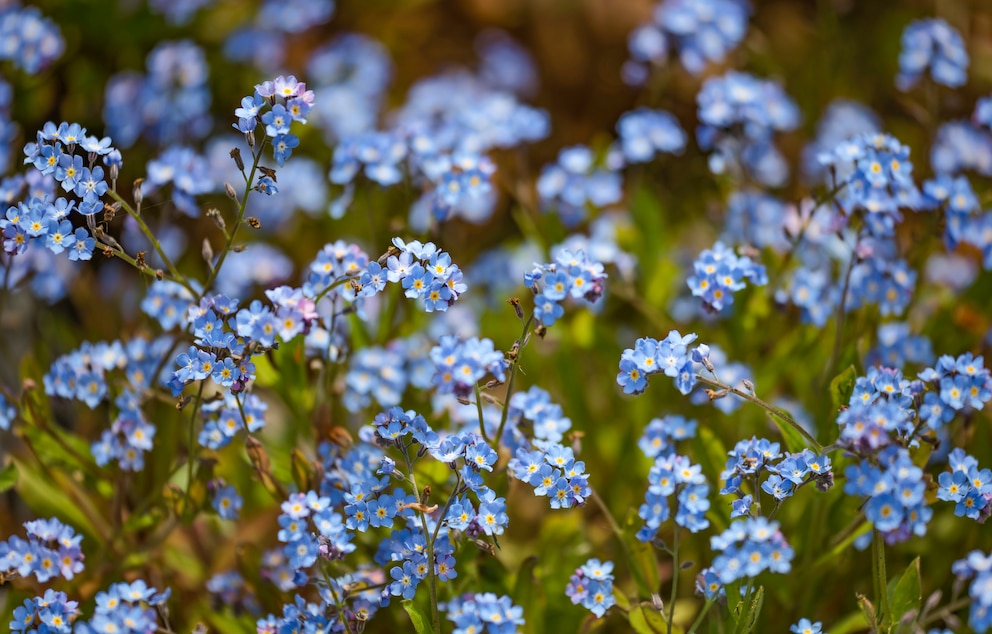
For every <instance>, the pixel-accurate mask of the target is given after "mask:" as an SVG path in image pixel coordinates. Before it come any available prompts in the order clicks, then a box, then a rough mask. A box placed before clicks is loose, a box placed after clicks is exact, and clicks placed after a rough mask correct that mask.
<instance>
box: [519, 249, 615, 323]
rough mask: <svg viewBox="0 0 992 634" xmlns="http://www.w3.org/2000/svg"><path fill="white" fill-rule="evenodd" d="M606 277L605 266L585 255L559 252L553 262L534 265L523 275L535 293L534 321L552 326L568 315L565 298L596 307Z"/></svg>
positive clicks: (568, 251) (578, 252)
mask: <svg viewBox="0 0 992 634" xmlns="http://www.w3.org/2000/svg"><path fill="white" fill-rule="evenodd" d="M606 277H607V276H606V273H605V272H604V271H603V265H602V264H600V263H599V262H597V261H596V260H594V259H593V258H592V257H591V256H590V255H587V254H586V252H585V251H576V252H572V251H570V250H568V249H561V250H559V251H558V253H557V254H556V255H555V261H554V262H551V263H549V264H535V266H534V268H533V269H532V270H531V272H530V273H525V274H524V284H526V285H527V287H528V288H529V289H531V291H532V292H533V293H534V318H535V319H537V321H539V322H540V323H541V324H542V325H544V326H551V325H553V324H554V323H555V322H556V321H557V320H558V319H559V318H560V317H561V316H562V315H563V314H564V313H565V309H564V308H563V307H562V305H561V302H563V301H564V300H565V298H566V297H572V298H574V299H581V300H584V301H585V302H586V303H589V304H592V303H594V302H595V301H597V300H598V299H599V298H600V297H602V295H603V291H604V289H605V284H606Z"/></svg>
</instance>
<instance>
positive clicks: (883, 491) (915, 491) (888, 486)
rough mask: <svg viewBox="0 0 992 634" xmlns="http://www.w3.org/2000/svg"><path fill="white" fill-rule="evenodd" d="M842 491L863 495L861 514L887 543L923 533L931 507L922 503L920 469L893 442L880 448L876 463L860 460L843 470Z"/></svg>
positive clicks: (923, 495)
mask: <svg viewBox="0 0 992 634" xmlns="http://www.w3.org/2000/svg"><path fill="white" fill-rule="evenodd" d="M844 477H845V479H846V482H845V484H844V493H845V494H847V495H854V496H858V497H867V498H868V501H867V502H866V503H865V506H864V509H865V517H866V518H868V521H869V522H871V523H872V525H873V526H874V527H875V529H876V530H878V531H879V532H880V533H882V534H883V536H884V538H885V541H886V542H887V543H889V544H894V543H898V542H901V541H905V540H907V539H909V537H910V536H911V535H914V534H915V535H925V534H926V532H927V523H928V522H929V521H930V518H931V517H932V516H933V510H932V509H931V508H930V507H929V506H927V503H926V497H925V493H926V488H927V485H926V481H925V480H924V474H923V470H922V469H920V468H919V467H917V466H916V465H915V464H913V460H912V458H910V456H909V452H908V451H906V449H905V448H903V447H899V446H897V445H890V446H888V447H885V448H884V449H882V450H881V451H880V452H879V453H878V456H877V462H876V464H872V463H870V462H861V463H858V464H852V465H850V466H848V467H847V469H846V470H845V471H844Z"/></svg>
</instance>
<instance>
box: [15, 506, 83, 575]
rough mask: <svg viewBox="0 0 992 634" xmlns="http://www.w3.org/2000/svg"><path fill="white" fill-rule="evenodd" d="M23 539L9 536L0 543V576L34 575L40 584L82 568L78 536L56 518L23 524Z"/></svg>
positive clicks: (79, 538)
mask: <svg viewBox="0 0 992 634" xmlns="http://www.w3.org/2000/svg"><path fill="white" fill-rule="evenodd" d="M24 528H25V530H26V531H27V537H28V538H27V540H24V539H21V538H20V537H18V536H17V535H13V536H11V537H10V538H8V539H7V541H5V542H0V577H10V576H12V575H14V574H15V573H16V574H17V575H20V576H21V577H28V576H30V575H34V576H35V578H36V579H37V580H38V581H39V582H41V583H44V582H46V581H48V580H50V579H54V578H56V577H64V578H66V579H72V578H73V577H74V576H75V575H77V574H79V573H80V572H82V570H83V551H82V549H81V548H80V547H79V543H80V542H81V541H82V540H83V536H82V535H77V534H76V531H75V530H74V529H73V528H72V527H71V526H68V525H67V524H63V523H62V522H60V521H59V520H57V519H56V518H54V517H53V518H51V519H47V520H32V521H30V522H25V523H24Z"/></svg>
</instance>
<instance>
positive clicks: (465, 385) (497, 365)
mask: <svg viewBox="0 0 992 634" xmlns="http://www.w3.org/2000/svg"><path fill="white" fill-rule="evenodd" d="M431 361H433V362H434V368H435V372H434V378H433V380H432V383H433V384H434V385H435V386H436V387H437V391H438V394H451V393H454V395H455V396H458V397H461V398H467V397H468V396H469V395H470V394H472V392H473V391H474V390H475V388H476V386H477V385H478V383H479V381H481V380H482V379H483V377H485V376H486V375H487V374H492V375H493V376H494V377H495V378H496V380H497V381H499V382H503V381H505V380H506V365H507V364H506V358H505V357H504V356H503V353H502V352H499V351H498V350H496V349H495V348H494V347H493V342H492V340H490V339H479V338H478V337H471V338H469V339H459V338H458V337H456V336H454V335H445V336H443V337H441V339H440V340H439V341H438V345H436V346H434V347H433V348H431Z"/></svg>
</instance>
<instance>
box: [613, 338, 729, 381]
mask: <svg viewBox="0 0 992 634" xmlns="http://www.w3.org/2000/svg"><path fill="white" fill-rule="evenodd" d="M695 340H696V334H695V333H690V334H688V335H685V336H684V337H683V336H682V335H681V334H680V333H679V332H678V331H677V330H672V331H671V332H669V333H668V336H667V337H665V338H664V339H662V340H661V341H658V340H657V339H652V338H650V337H643V338H641V339H638V340H637V341H636V342H635V344H634V348H633V349H631V348H627V349H626V350H624V351H623V353H622V354H621V355H620V372H619V373H618V374H617V384H619V385H620V387H622V388H623V391H624V394H640V393H641V392H643V391H644V389H645V388H646V387H647V385H648V377H649V376H651V375H652V374H658V373H664V374H665V376H667V377H670V378H673V379H675V387H677V388H678V390H679V391H680V392H682V393H683V394H688V393H689V392H691V391H692V388H693V386H695V385H696V375H695V372H694V371H693V362H701V361H702V359H703V358H704V357H707V356H708V355H709V346H706V345H699V346H696V347H695V348H692V349H690V348H689V344H691V343H692V342H693V341H695Z"/></svg>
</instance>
